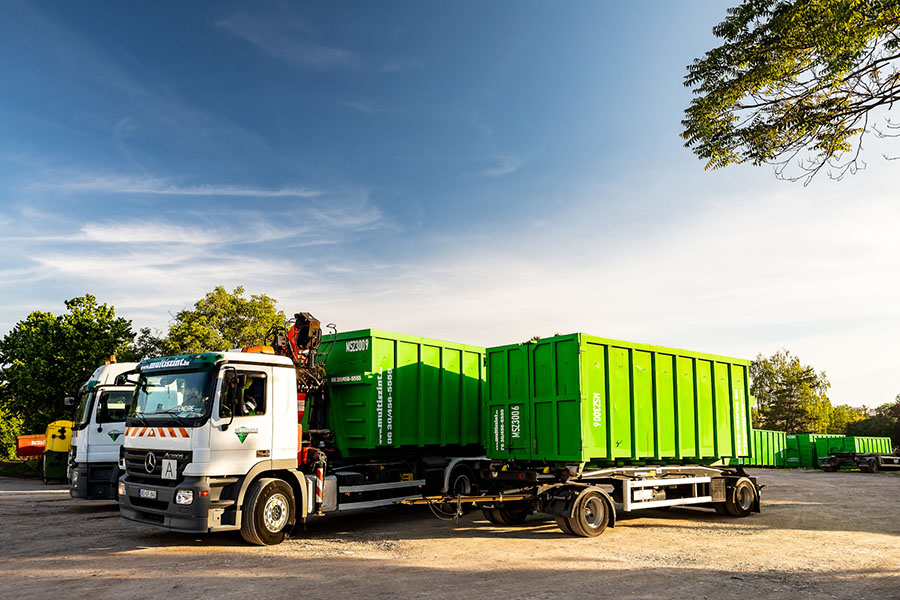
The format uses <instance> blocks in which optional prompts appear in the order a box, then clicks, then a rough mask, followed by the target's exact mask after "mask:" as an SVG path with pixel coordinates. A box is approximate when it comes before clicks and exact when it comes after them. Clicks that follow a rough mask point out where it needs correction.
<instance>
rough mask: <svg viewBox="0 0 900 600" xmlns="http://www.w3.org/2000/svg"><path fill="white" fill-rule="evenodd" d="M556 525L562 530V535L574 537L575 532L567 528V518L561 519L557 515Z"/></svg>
mask: <svg viewBox="0 0 900 600" xmlns="http://www.w3.org/2000/svg"><path fill="white" fill-rule="evenodd" d="M556 525H557V526H558V527H559V528H560V529H561V530H562V532H563V533H566V534H569V535H575V532H574V531H572V528H571V527H569V518H568V517H561V516H559V515H557V517H556Z"/></svg>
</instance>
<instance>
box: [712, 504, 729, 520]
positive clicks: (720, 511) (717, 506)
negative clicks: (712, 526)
mask: <svg viewBox="0 0 900 600" xmlns="http://www.w3.org/2000/svg"><path fill="white" fill-rule="evenodd" d="M712 506H713V508H714V509H716V513H717V514H720V515H722V516H726V517H727V516H730V515H731V513H730V512H728V509H727V508H725V503H724V502H713V505H712Z"/></svg>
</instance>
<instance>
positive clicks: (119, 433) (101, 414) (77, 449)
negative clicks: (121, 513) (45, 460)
mask: <svg viewBox="0 0 900 600" xmlns="http://www.w3.org/2000/svg"><path fill="white" fill-rule="evenodd" d="M137 364H138V363H109V364H105V365H103V366H101V367H99V368H98V369H97V370H95V371H94V372H93V373H92V374H91V377H90V379H89V380H88V381H87V382H86V383H85V384H84V385H83V386H81V389H80V390H79V394H78V398H77V399H78V408H77V409H76V413H75V417H74V424H73V427H72V445H71V448H70V450H69V469H68V479H69V494H70V495H71V496H72V498H77V499H86V500H113V499H115V497H116V490H117V482H118V479H119V475H120V473H119V467H118V463H119V449H120V448H121V447H122V443H123V442H124V440H125V437H124V434H125V416H126V415H127V413H128V409H129V407H130V405H131V396H132V394H133V392H134V386H133V385H132V384H129V383H128V381H127V379H126V377H127V375H128V374H129V373H133V372H134V369H135V368H136V367H137Z"/></svg>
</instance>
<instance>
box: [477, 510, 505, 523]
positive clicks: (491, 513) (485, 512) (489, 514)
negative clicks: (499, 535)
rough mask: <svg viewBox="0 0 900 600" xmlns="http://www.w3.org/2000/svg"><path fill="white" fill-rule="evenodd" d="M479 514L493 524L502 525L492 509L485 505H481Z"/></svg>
mask: <svg viewBox="0 0 900 600" xmlns="http://www.w3.org/2000/svg"><path fill="white" fill-rule="evenodd" d="M481 514H482V515H484V518H485V519H487V520H488V521H490V522H491V523H493V524H494V525H502V523H501V522H500V521H498V520H497V517H496V515H494V509H493V508H488V507H487V506H482V507H481Z"/></svg>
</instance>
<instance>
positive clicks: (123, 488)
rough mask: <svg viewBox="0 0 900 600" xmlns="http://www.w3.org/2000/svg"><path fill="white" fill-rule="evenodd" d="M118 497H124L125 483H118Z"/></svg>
mask: <svg viewBox="0 0 900 600" xmlns="http://www.w3.org/2000/svg"><path fill="white" fill-rule="evenodd" d="M119 495H120V496H124V495H125V482H123V481H120V482H119Z"/></svg>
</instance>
